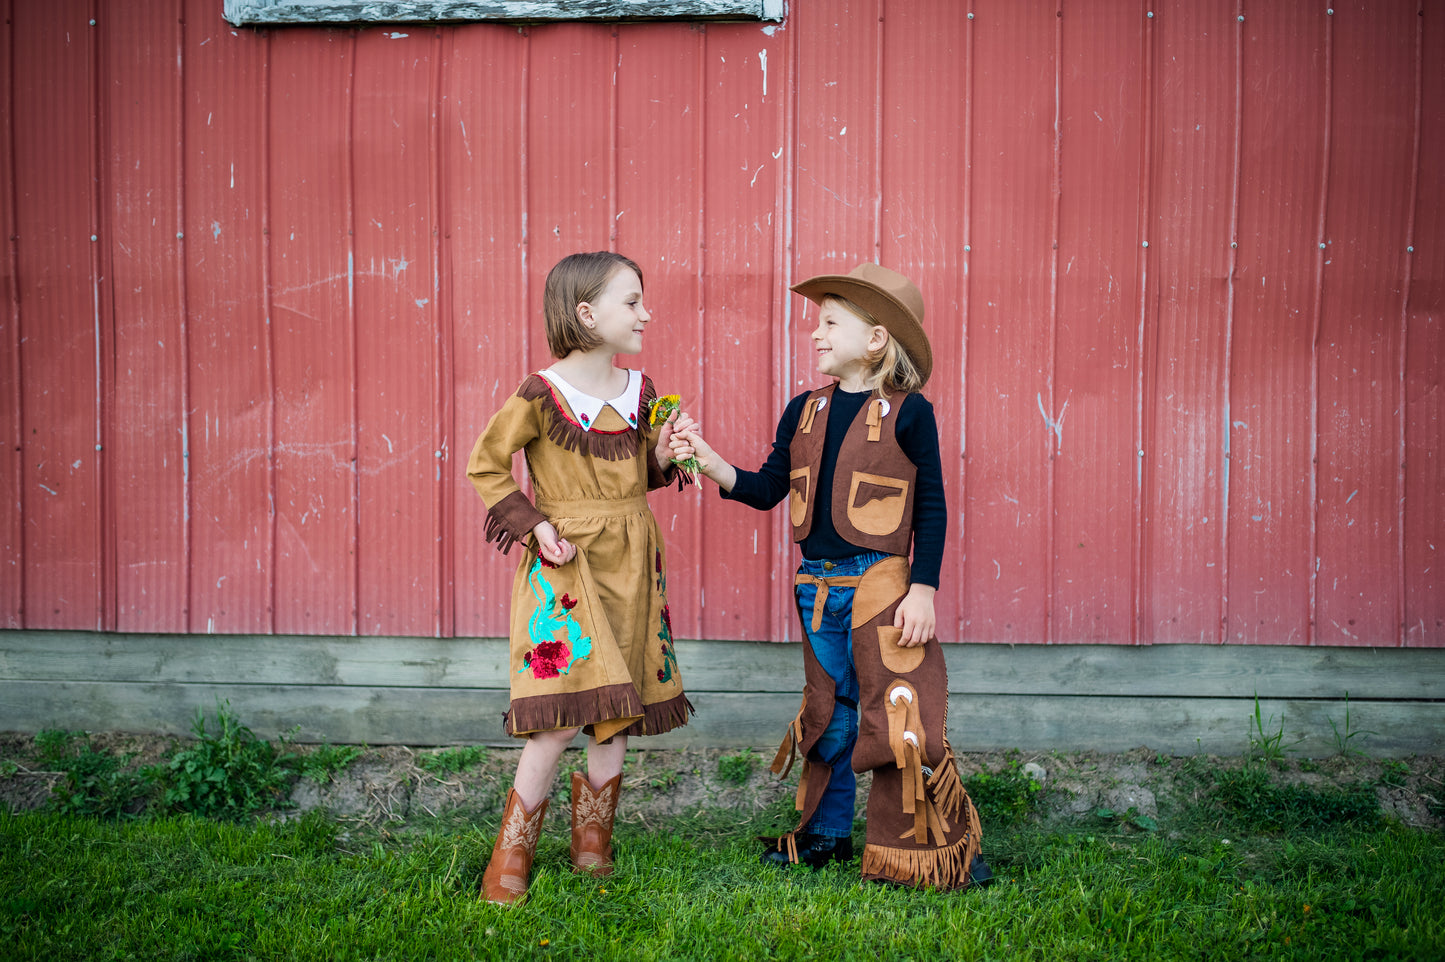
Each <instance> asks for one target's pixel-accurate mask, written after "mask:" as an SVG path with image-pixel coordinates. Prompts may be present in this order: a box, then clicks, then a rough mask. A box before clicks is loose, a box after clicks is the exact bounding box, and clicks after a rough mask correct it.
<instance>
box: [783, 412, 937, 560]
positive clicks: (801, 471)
mask: <svg viewBox="0 0 1445 962" xmlns="http://www.w3.org/2000/svg"><path fill="white" fill-rule="evenodd" d="M836 388H837V385H836V384H833V385H830V386H828V387H825V388H822V389H821V390H817V391H814V392H813V393H812V394H810V395H808V400H807V401H805V402H804V403H803V414H802V417H800V418H799V419H798V430H797V432H796V433H794V435H793V440H792V441H791V442H790V443H789V445H788V452H789V455H790V456H791V460H792V471H791V473H790V474H789V480H790V481H791V485H792V489H791V491H790V492H789V509H790V512H791V514H790V517H791V520H792V524H793V540H794V541H802V540H803V539H804V538H806V537H807V536H808V532H809V531H811V530H812V529H813V504H814V501H815V500H816V499H815V497H814V495H815V494H816V492H817V485H818V469H819V468H820V467H821V466H822V460H823V438H824V436H825V435H826V434H827V431H828V415H829V414H830V413H831V411H832V404H831V403H830V402H831V401H832V399H833V391H834V390H835V389H836ZM903 400H904V397H903V396H900V395H896V394H895V395H894V396H893V397H892V398H891V399H889V400H887V401H884V400H883V399H881V398H878V397H873V398H870V399H869V400H868V402H867V403H866V404H864V405H863V410H862V411H860V412H858V417H856V418H855V419H854V420H853V423H852V424H851V425H849V426H848V433H847V434H845V435H844V436H843V447H842V448H841V449H840V450H839V452H838V463H837V464H836V465H834V467H833V528H834V529H835V530H836V531H837V532H838V534H839V536H841V537H842V538H843V540H845V541H847V542H849V543H850V544H855V545H857V546H858V547H859V548H862V549H865V550H869V551H886V552H888V553H889V554H896V555H902V556H904V557H905V558H906V557H908V547H909V542H910V540H911V539H912V537H913V489H914V482H915V480H916V478H917V475H918V469H917V468H915V467H914V466H913V462H912V461H910V460H908V455H906V454H904V453H903V449H902V448H901V447H899V446H898V439H897V437H895V436H894V428H895V427H896V426H897V424H898V412H899V410H900V409H901V408H902V407H903ZM885 412H886V413H885Z"/></svg>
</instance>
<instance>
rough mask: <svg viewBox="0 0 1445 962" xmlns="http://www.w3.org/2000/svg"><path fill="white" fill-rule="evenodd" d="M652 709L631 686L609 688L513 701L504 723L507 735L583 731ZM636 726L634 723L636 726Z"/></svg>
mask: <svg viewBox="0 0 1445 962" xmlns="http://www.w3.org/2000/svg"><path fill="white" fill-rule="evenodd" d="M689 707H691V706H689ZM651 710H652V709H651V707H650V706H649V707H648V708H646V709H644V708H643V706H642V699H641V698H639V697H638V696H637V689H636V688H635V687H633V686H632V685H628V684H624V685H608V686H607V687H605V688H594V689H591V690H589V691H577V692H559V693H558V694H555V695H532V696H530V697H527V698H514V699H512V707H511V708H510V709H509V710H508V711H507V713H506V715H504V716H503V720H504V723H505V725H506V729H507V734H508V735H527V734H530V733H532V732H549V731H556V730H557V729H559V728H581V727H584V726H586V725H591V724H593V723H595V722H602V721H608V720H609V719H613V718H638V719H641V718H643V717H644V716H645V714H646V713H647V712H650V711H651ZM636 724H638V723H636V722H634V727H635V725H636ZM627 730H628V731H631V728H629V729H627Z"/></svg>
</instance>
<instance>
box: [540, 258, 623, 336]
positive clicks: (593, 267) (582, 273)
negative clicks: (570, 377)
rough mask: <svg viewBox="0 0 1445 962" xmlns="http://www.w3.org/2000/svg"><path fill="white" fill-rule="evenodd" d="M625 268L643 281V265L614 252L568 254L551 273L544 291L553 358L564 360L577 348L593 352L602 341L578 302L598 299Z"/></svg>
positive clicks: (543, 303)
mask: <svg viewBox="0 0 1445 962" xmlns="http://www.w3.org/2000/svg"><path fill="white" fill-rule="evenodd" d="M623 268H627V269H628V270H630V271H632V272H633V273H634V274H636V275H637V281H638V283H639V284H640V283H642V268H640V267H638V266H637V265H636V264H635V263H633V262H632V261H631V260H630V259H629V258H626V257H623V256H622V255H621V254H614V253H612V252H611V251H591V252H589V253H586V254H568V255H567V256H566V257H564V258H562V259H561V260H560V261H558V262H557V263H556V264H555V265H554V266H553V267H552V269H551V270H550V271H548V272H547V284H546V287H545V288H544V289H543V292H542V321H543V326H544V327H545V329H546V331H547V348H548V349H549V350H550V351H551V352H552V356H553V357H555V358H559V359H560V358H564V357H566V356H567V355H568V354H571V353H572V352H573V351H590V350H592V349H593V348H594V347H596V346H597V345H598V344H601V343H602V339H601V338H600V337H598V336H597V334H596V333H595V332H594V331H592V330H589V329H588V327H587V325H586V324H583V323H582V319H581V318H580V317H578V316H577V305H578V304H582V303H585V302H590V301H595V300H596V299H597V297H598V295H600V294H601V293H602V289H603V288H605V287H606V286H607V282H608V281H610V280H612V275H613V274H616V273H617V272H618V271H619V270H622V269H623Z"/></svg>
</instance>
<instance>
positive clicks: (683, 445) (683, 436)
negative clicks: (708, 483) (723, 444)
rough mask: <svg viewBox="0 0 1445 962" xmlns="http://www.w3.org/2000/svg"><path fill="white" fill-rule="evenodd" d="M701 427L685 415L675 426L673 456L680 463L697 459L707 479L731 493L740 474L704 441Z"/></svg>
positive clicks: (672, 438)
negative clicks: (700, 431)
mask: <svg viewBox="0 0 1445 962" xmlns="http://www.w3.org/2000/svg"><path fill="white" fill-rule="evenodd" d="M700 427H701V425H699V424H698V423H697V422H696V421H694V420H693V419H692V417H691V416H690V415H687V414H684V415H682V417H680V418H678V421H677V424H675V425H673V430H672V436H671V443H672V456H673V457H674V458H676V459H677V460H679V461H684V460H686V459H688V458H697V464H698V467H699V468H700V469H701V473H702V474H703V475H705V476H706V477H709V478H712V479H713V480H714V481H716V482H717V486H718V487H720V488H722V489H723V490H724V491H731V490H732V489H733V485H734V484H736V483H737V480H738V472H737V469H736V468H734V467H733V466H732V465H731V464H728V463H727V462H726V461H724V460H723V458H722V456H721V455H719V454H718V453H717V452H716V451H714V450H713V449H712V446H711V445H710V444H708V443H707V442H706V441H704V440H703V439H702V435H701V434H700V433H699V430H698V429H699V428H700Z"/></svg>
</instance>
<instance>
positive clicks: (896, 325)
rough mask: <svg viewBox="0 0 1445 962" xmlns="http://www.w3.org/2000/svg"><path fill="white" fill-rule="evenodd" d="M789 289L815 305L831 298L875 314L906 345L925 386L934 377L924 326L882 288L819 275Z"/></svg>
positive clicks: (843, 276) (848, 277)
mask: <svg viewBox="0 0 1445 962" xmlns="http://www.w3.org/2000/svg"><path fill="white" fill-rule="evenodd" d="M789 289H790V290H792V291H793V292H794V293H797V294H801V295H803V296H804V297H806V298H807V299H808V300H810V301H812V302H813V303H814V304H821V303H823V298H825V297H827V296H828V295H829V294H832V295H835V296H837V297H841V298H844V299H845V300H849V301H852V302H853V303H854V304H857V305H858V306H859V307H861V308H863V310H865V311H867V312H868V313H869V314H872V315H873V317H874V319H875V320H877V321H878V323H879V324H881V325H882V326H883V327H884V328H886V329H887V331H888V333H889V334H891V335H892V336H893V337H894V338H896V339H897V340H898V343H899V344H901V345H903V349H904V350H905V351H907V352H908V358H909V360H911V361H912V362H913V366H914V367H916V368H918V373H919V375H920V376H921V377H922V378H923V380H924V381H925V382H927V380H928V377H929V375H931V374H932V373H933V348H932V347H931V346H930V345H929V343H928V335H927V334H926V333H924V331H923V325H922V324H920V323H919V321H918V318H917V317H915V316H914V315H913V311H911V310H909V308H908V306H907V305H905V304H904V303H903V302H902V301H900V300H899V299H898V298H896V297H894V296H893V295H892V294H890V293H888V292H887V291H885V290H883V289H882V288H879V287H875V286H873V285H872V284H868V283H865V282H863V281H860V280H859V279H858V278H856V277H853V276H851V275H848V274H819V275H818V276H817V277H810V278H808V279H807V280H805V281H799V282H798V283H796V284H794V285H793V286H792V287H791V288H789Z"/></svg>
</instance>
